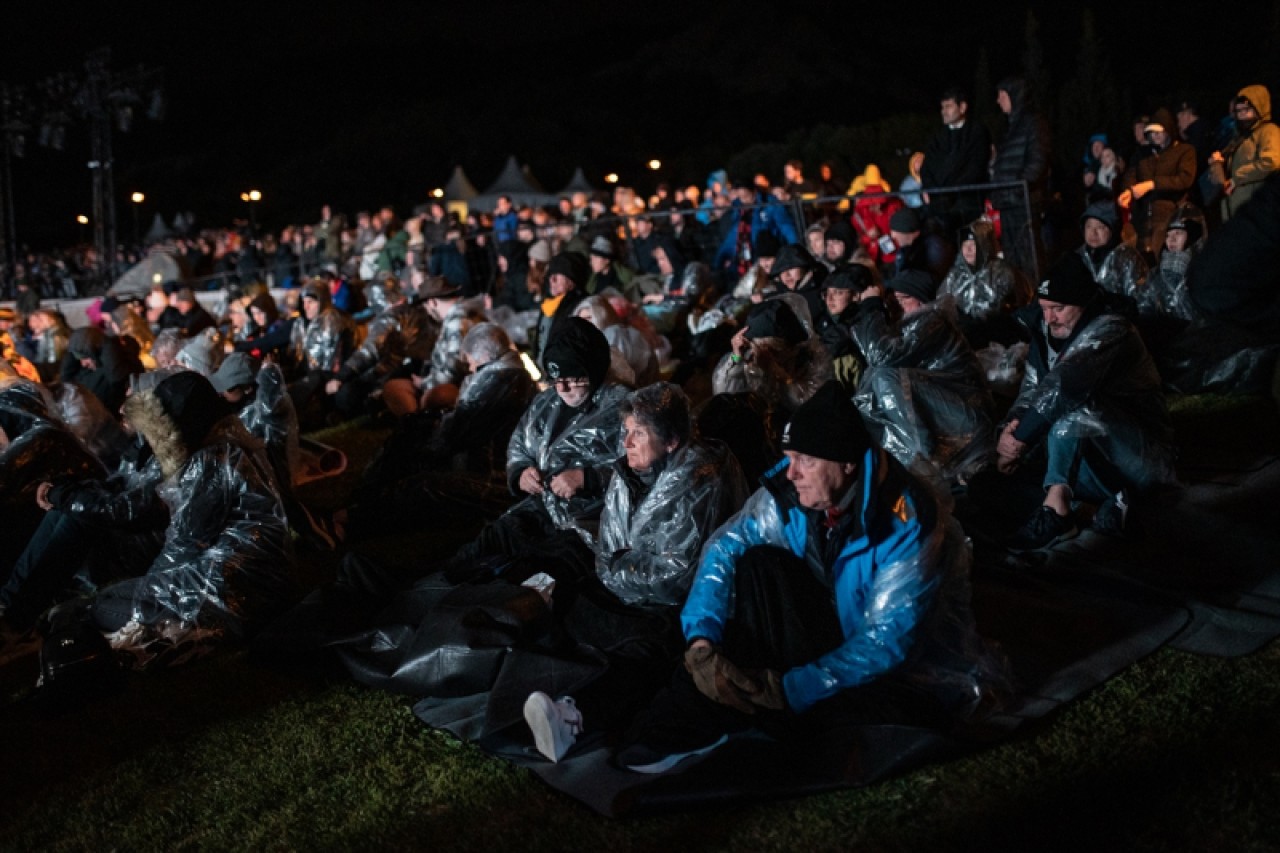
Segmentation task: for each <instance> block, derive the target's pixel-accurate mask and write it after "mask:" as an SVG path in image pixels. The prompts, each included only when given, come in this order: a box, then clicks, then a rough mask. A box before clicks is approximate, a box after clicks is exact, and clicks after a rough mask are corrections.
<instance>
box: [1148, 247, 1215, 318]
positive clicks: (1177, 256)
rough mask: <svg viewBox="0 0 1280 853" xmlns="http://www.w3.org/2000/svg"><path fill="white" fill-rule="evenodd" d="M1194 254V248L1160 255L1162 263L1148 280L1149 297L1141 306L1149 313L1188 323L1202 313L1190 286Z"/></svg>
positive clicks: (1165, 252) (1149, 314)
mask: <svg viewBox="0 0 1280 853" xmlns="http://www.w3.org/2000/svg"><path fill="white" fill-rule="evenodd" d="M1194 257H1195V255H1194V253H1193V252H1192V251H1186V252H1170V251H1164V252H1162V253H1161V254H1160V263H1159V266H1157V267H1156V269H1155V271H1154V272H1152V273H1151V276H1150V278H1148V279H1147V300H1146V303H1145V304H1144V305H1140V306H1139V308H1140V309H1141V312H1142V313H1143V314H1144V315H1146V316H1165V317H1172V318H1174V319H1176V320H1182V321H1183V322H1185V323H1190V322H1191V321H1193V320H1195V319H1197V318H1198V317H1199V316H1200V312H1199V310H1198V309H1197V308H1196V306H1195V303H1194V302H1192V301H1191V292H1190V290H1188V289H1187V269H1188V268H1189V267H1190V266H1191V261H1192V259H1193V258H1194Z"/></svg>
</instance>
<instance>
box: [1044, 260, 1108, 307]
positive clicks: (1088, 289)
mask: <svg viewBox="0 0 1280 853" xmlns="http://www.w3.org/2000/svg"><path fill="white" fill-rule="evenodd" d="M1036 295H1037V296H1039V297H1040V298H1041V299H1047V300H1049V301H1050V302H1059V303H1061V304H1063V305H1088V304H1089V303H1090V302H1092V301H1093V299H1094V297H1096V296H1097V295H1098V282H1097V281H1095V280H1094V278H1093V273H1091V272H1089V268H1088V267H1087V266H1085V264H1084V259H1083V258H1081V257H1080V255H1079V254H1077V253H1076V252H1068V253H1067V254H1065V255H1063V256H1062V257H1061V258H1060V259H1059V260H1058V262H1057V263H1056V264H1054V265H1053V269H1051V270H1049V277H1048V278H1046V279H1045V280H1044V281H1042V282H1040V287H1039V288H1038V289H1037V290H1036Z"/></svg>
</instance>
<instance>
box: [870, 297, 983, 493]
mask: <svg viewBox="0 0 1280 853" xmlns="http://www.w3.org/2000/svg"><path fill="white" fill-rule="evenodd" d="M853 339H854V341H855V343H857V345H858V348H859V349H860V350H862V353H863V355H864V357H865V358H866V361H867V369H866V371H865V372H864V373H863V374H862V380H861V382H860V383H859V385H858V392H857V394H856V395H855V396H854V402H855V403H856V404H857V406H858V409H859V410H860V411H861V412H862V414H863V417H864V418H865V419H866V421H867V426H868V427H869V428H870V429H871V432H872V435H873V436H874V437H875V438H876V440H877V441H879V443H880V446H882V447H883V448H884V449H885V450H887V451H889V453H891V454H893V457H894V458H895V459H897V460H898V461H899V462H901V463H902V464H903V465H911V464H912V460H913V459H915V458H916V457H920V458H922V459H927V460H929V461H930V462H932V463H933V464H934V465H936V466H938V468H939V469H940V470H941V472H942V473H943V475H945V476H948V477H968V476H970V475H971V474H973V473H974V472H976V471H978V470H980V469H981V468H983V467H984V466H985V465H986V464H987V463H988V462H989V460H990V458H991V455H992V453H993V452H994V450H995V435H994V432H993V429H992V427H993V424H994V417H993V411H994V404H993V403H992V400H991V392H990V391H989V390H988V387H987V383H986V378H985V375H984V372H983V369H982V366H981V365H980V364H979V362H978V359H977V357H976V356H975V355H974V354H973V350H972V349H971V348H970V347H969V344H968V342H967V341H965V338H964V335H963V334H962V333H961V331H960V328H959V326H958V325H957V321H956V315H955V303H954V301H953V300H952V299H951V297H944V298H942V299H940V300H938V301H937V302H933V303H929V304H927V305H925V306H924V307H923V308H921V309H919V310H918V311H915V312H913V313H911V314H908V315H907V316H906V317H904V318H903V319H902V322H901V325H900V326H899V327H897V328H894V327H893V326H891V325H890V323H889V321H888V318H887V317H886V316H885V312H884V311H882V310H876V309H875V308H867V307H864V308H863V310H861V311H859V312H858V318H857V320H856V321H855V322H854V325H853Z"/></svg>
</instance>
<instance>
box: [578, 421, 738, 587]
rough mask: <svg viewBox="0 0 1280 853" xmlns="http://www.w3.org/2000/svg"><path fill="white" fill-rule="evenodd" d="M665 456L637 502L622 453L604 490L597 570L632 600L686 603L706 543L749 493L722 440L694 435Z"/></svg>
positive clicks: (735, 462)
mask: <svg viewBox="0 0 1280 853" xmlns="http://www.w3.org/2000/svg"><path fill="white" fill-rule="evenodd" d="M666 462H667V464H666V467H665V468H663V470H662V472H661V473H660V474H658V477H657V480H656V481H655V482H654V483H653V485H652V486H651V487H650V488H649V490H648V491H647V492H646V493H645V494H644V495H643V497H641V498H640V500H639V502H637V501H636V494H635V493H634V492H633V489H632V486H631V484H629V483H628V477H629V476H634V475H630V472H629V471H628V470H627V469H626V459H625V458H624V459H622V460H619V462H618V464H617V466H616V470H615V472H614V475H613V479H612V480H610V481H609V488H608V491H607V492H606V493H605V499H604V510H603V512H601V514H600V535H599V542H598V544H597V545H596V574H597V575H598V576H599V578H600V581H601V582H602V583H603V584H604V585H605V586H606V587H607V588H608V589H609V590H610V591H611V592H613V594H614V595H616V596H617V597H618V598H620V599H621V600H622V601H624V602H626V603H627V604H664V605H679V604H682V603H683V602H684V599H685V596H686V595H687V594H688V592H689V584H691V583H692V582H693V573H694V570H695V569H696V568H697V562H696V561H697V558H698V555H699V554H700V553H701V552H702V543H703V542H704V541H705V540H706V538H707V537H708V536H709V535H710V534H711V532H712V531H714V530H715V529H716V528H717V527H718V526H719V525H720V524H721V523H722V522H723V521H724V520H725V519H726V518H728V517H729V516H730V515H732V514H733V513H734V511H735V510H737V508H738V507H739V506H741V505H742V502H743V500H744V499H745V498H746V492H747V486H746V481H745V480H744V479H743V476H742V470H741V469H740V468H739V467H738V461H737V460H736V459H735V458H734V456H733V454H732V453H730V452H729V450H728V448H727V447H725V446H724V445H723V444H720V443H719V442H714V443H702V442H698V441H694V442H691V443H690V444H688V445H686V446H685V447H682V448H679V449H678V450H676V451H675V452H674V453H672V454H671V455H670V456H669V457H668V458H667V460H666Z"/></svg>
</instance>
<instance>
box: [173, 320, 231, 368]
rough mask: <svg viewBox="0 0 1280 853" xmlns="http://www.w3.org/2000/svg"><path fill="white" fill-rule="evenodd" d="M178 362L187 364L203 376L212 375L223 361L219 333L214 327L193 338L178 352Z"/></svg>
mask: <svg viewBox="0 0 1280 853" xmlns="http://www.w3.org/2000/svg"><path fill="white" fill-rule="evenodd" d="M177 360H178V363H179V364H182V365H185V366H187V367H189V368H191V369H192V370H194V371H196V372H197V373H199V374H200V375H201V376H212V375H213V374H214V372H215V371H216V370H217V369H218V365H219V364H221V363H222V344H221V342H220V341H219V340H218V333H217V332H216V331H214V330H213V329H205V330H204V331H203V332H201V333H200V334H198V335H196V336H195V337H194V338H192V339H191V342H190V343H188V344H187V345H186V346H185V347H183V348H182V351H181V352H179V353H178V359H177Z"/></svg>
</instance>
